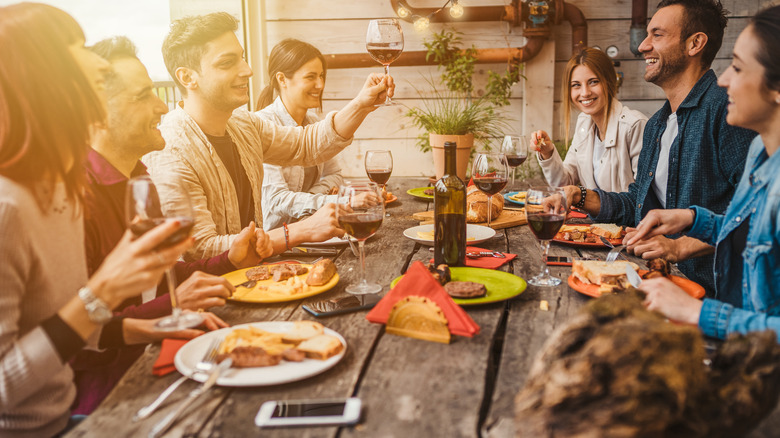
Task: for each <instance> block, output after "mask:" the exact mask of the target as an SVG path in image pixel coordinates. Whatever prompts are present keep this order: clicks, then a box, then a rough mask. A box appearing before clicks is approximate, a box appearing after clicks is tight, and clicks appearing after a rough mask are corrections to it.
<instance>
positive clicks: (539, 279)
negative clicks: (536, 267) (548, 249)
mask: <svg viewBox="0 0 780 438" xmlns="http://www.w3.org/2000/svg"><path fill="white" fill-rule="evenodd" d="M528 284H530V285H533V286H558V285H559V284H561V279H560V278H557V277H553V276H550V275H543V274H539V275H537V276H536V277H534V278H531V279H530V280H528Z"/></svg>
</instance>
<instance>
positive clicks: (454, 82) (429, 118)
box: [406, 30, 520, 180]
mask: <svg viewBox="0 0 780 438" xmlns="http://www.w3.org/2000/svg"><path fill="white" fill-rule="evenodd" d="M460 42H461V39H460V34H459V33H457V32H454V31H447V30H442V31H441V32H440V33H434V34H433V39H432V41H428V42H425V47H426V49H427V52H428V53H427V54H426V59H431V58H432V59H433V60H434V61H435V62H436V63H438V64H439V68H443V69H444V71H443V72H442V75H441V80H442V82H443V83H444V84H445V85H446V87H447V91H444V92H442V91H438V90H437V89H436V87H435V85H434V83H433V79H430V78H429V79H427V82H428V83H429V85H430V86H431V88H432V89H433V92H432V94H431V95H430V97H426V98H424V99H423V104H422V106H420V107H417V108H409V109H408V110H407V112H406V116H407V117H409V118H410V119H411V120H412V123H413V124H414V125H415V126H417V127H418V128H420V129H422V130H423V131H424V132H423V133H422V134H420V136H419V137H418V140H417V145H418V146H419V147H420V149H421V150H422V151H423V152H427V151H429V150H432V151H433V162H434V168H435V169H436V178H441V176H442V174H443V173H444V143H445V142H447V141H455V142H457V144H458V157H457V165H458V176H459V177H461V179H463V180H465V179H466V170H467V169H468V162H469V158H470V156H471V150H472V147H473V145H474V141H477V142H478V143H482V144H483V145H484V148H485V149H490V146H489V142H490V140H491V139H492V138H498V137H501V136H502V135H503V133H504V132H505V131H506V129H507V128H508V125H507V123H506V121H505V120H504V118H502V117H501V116H500V115H499V114H498V112H497V108H499V107H501V106H505V105H508V104H509V97H510V96H511V87H512V85H513V84H514V83H515V82H517V81H518V80H519V78H520V72H519V71H518V70H517V69H514V68H508V69H507V70H506V72H504V73H503V74H498V73H495V72H493V71H489V72H488V83H487V86H486V89H485V93H484V94H483V95H482V96H478V97H477V96H474V85H473V78H474V65H475V64H476V62H477V51H476V49H475V48H474V47H473V46H472V47H471V48H468V49H465V50H464V49H461V48H460V47H459V45H460ZM417 92H418V93H419V94H420V95H423V93H421V92H420V90H417Z"/></svg>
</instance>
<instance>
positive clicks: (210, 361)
mask: <svg viewBox="0 0 780 438" xmlns="http://www.w3.org/2000/svg"><path fill="white" fill-rule="evenodd" d="M221 342H222V341H221V340H220V339H214V341H212V342H211V345H209V348H208V350H206V353H205V354H204V355H203V358H202V359H201V360H200V362H198V363H197V364H195V370H194V371H193V372H192V374H191V376H194V375H195V374H197V373H206V372H209V371H210V370H211V369H212V368H213V367H214V362H216V361H217V353H218V352H219V344H220V343H221ZM189 377H190V376H181V377H179V379H178V380H176V381H175V382H173V383H172V384H171V386H169V387H168V388H166V389H165V391H163V392H162V394H160V395H159V396H158V397H157V398H156V399H155V400H154V401H153V402H151V403H150V404H148V405H146V406H144V407H142V408H141V409H139V410H138V412H136V414H135V416H133V422H136V421H138V420H143V419H144V418H147V417H149V416H150V415H152V413H153V412H154V411H156V410H157V408H159V407H160V405H161V404H162V402H164V401H165V400H166V399H167V398H168V397H169V396H170V395H171V394H173V393H174V391H176V389H177V388H178V387H179V386H181V384H182V383H184V382H185V381H186V380H187V379H189Z"/></svg>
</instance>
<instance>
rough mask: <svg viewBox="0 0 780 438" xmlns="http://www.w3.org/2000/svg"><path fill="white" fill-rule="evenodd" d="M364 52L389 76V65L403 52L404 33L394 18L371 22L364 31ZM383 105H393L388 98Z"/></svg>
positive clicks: (388, 97)
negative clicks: (380, 65) (382, 67)
mask: <svg viewBox="0 0 780 438" xmlns="http://www.w3.org/2000/svg"><path fill="white" fill-rule="evenodd" d="M366 50H367V51H368V54H369V55H371V57H372V58H374V60H375V61H376V62H378V63H380V64H382V65H383V66H384V67H385V75H388V76H389V75H390V64H391V63H392V62H393V61H395V60H396V59H397V58H398V57H399V56H401V52H402V51H403V50H404V31H403V30H402V29H401V25H400V23H398V20H396V19H395V18H391V19H379V20H371V21H369V22H368V30H367V31H366ZM384 105H394V103H393V100H392V99H390V96H387V97H386V98H385V103H383V104H382V105H379V106H384Z"/></svg>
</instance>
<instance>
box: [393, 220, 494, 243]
mask: <svg viewBox="0 0 780 438" xmlns="http://www.w3.org/2000/svg"><path fill="white" fill-rule="evenodd" d="M418 231H420V232H423V233H425V232H431V231H433V224H427V225H418V226H416V227H412V228H407V229H405V230H404V236H406V237H408V238H410V239H412V240H414V241H415V242H420V243H422V244H423V245H428V246H433V239H431V240H427V239H420V237H418V236H417V232H418ZM495 235H496V230H494V229H492V228H490V227H485V226H483V225H474V224H466V245H476V244H478V243H482V242H484V241H486V240H488V239H490V238H491V237H493V236H495ZM472 238H473V239H472ZM469 239H471V240H469Z"/></svg>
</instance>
